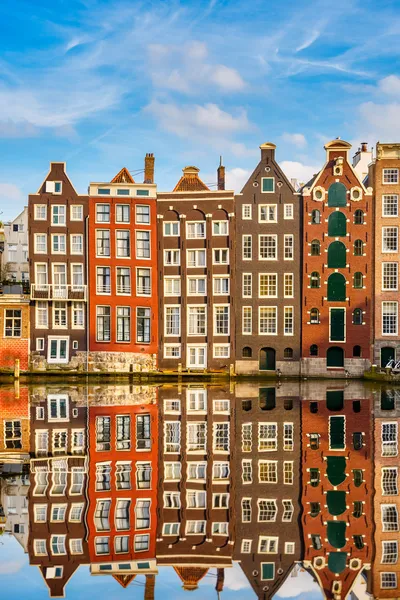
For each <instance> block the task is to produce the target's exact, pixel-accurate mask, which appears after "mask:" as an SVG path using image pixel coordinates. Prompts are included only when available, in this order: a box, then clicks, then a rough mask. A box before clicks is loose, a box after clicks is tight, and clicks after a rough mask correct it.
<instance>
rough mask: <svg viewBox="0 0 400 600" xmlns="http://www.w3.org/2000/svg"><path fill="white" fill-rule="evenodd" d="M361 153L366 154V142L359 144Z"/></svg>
mask: <svg viewBox="0 0 400 600" xmlns="http://www.w3.org/2000/svg"><path fill="white" fill-rule="evenodd" d="M361 152H368V142H361Z"/></svg>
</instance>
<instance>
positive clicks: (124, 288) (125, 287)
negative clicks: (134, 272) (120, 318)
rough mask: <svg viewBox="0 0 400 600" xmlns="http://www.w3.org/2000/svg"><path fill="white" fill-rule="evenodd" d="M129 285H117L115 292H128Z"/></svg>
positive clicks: (129, 290)
mask: <svg viewBox="0 0 400 600" xmlns="http://www.w3.org/2000/svg"><path fill="white" fill-rule="evenodd" d="M130 293H131V286H130V285H117V294H130Z"/></svg>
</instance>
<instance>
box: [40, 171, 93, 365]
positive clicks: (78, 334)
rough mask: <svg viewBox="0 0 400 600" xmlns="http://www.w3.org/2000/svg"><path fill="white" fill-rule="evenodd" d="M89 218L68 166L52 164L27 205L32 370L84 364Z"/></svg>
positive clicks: (83, 200)
mask: <svg viewBox="0 0 400 600" xmlns="http://www.w3.org/2000/svg"><path fill="white" fill-rule="evenodd" d="M87 215H88V197H87V196H80V195H78V194H77V193H76V191H75V189H74V187H73V185H72V183H71V181H70V179H69V178H68V176H67V173H66V171H65V163H51V164H50V171H49V173H48V174H47V176H46V178H45V180H44V181H43V183H42V184H41V185H40V188H39V190H38V192H37V193H36V194H31V195H30V196H29V203H28V225H29V273H30V274H29V279H30V282H31V351H32V355H31V359H32V367H33V368H34V369H45V368H47V367H49V368H54V367H56V366H57V365H62V366H64V367H65V366H66V365H70V366H73V367H75V368H76V367H78V366H79V365H81V366H84V364H85V360H86V349H87V323H86V320H87V319H86V316H87V315H86V312H87V311H86V301H87V282H86V226H87V224H86V219H87Z"/></svg>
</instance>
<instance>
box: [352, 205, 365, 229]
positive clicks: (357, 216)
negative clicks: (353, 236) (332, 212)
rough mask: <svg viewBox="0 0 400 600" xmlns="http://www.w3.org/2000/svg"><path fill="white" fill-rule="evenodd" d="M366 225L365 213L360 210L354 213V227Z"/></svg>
mask: <svg viewBox="0 0 400 600" xmlns="http://www.w3.org/2000/svg"><path fill="white" fill-rule="evenodd" d="M363 223H364V213H363V211H362V210H360V209H359V208H358V209H357V210H355V211H354V225H362V224H363Z"/></svg>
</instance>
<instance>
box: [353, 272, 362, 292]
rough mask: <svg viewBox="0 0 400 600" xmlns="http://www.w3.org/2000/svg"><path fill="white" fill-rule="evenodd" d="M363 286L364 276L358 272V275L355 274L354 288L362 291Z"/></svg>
mask: <svg viewBox="0 0 400 600" xmlns="http://www.w3.org/2000/svg"><path fill="white" fill-rule="evenodd" d="M362 286H363V274H362V273H360V272H359V271H357V273H354V277H353V287H354V288H357V289H360V288H362Z"/></svg>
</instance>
